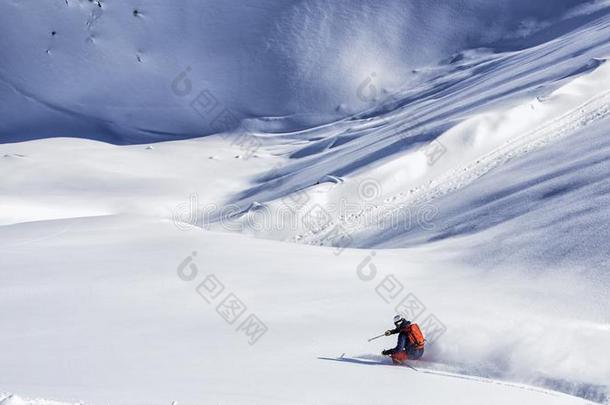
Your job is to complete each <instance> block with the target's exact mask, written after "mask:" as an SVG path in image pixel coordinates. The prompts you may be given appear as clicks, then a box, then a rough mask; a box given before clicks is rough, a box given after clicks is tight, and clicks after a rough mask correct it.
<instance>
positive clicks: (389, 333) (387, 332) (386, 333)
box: [384, 330, 392, 336]
mask: <svg viewBox="0 0 610 405" xmlns="http://www.w3.org/2000/svg"><path fill="white" fill-rule="evenodd" d="M391 334H392V331H391V330H386V331H385V333H384V335H386V336H390V335H391Z"/></svg>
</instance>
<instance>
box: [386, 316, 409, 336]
mask: <svg viewBox="0 0 610 405" xmlns="http://www.w3.org/2000/svg"><path fill="white" fill-rule="evenodd" d="M410 325H411V322H409V321H407V320H406V319H403V320H402V322H401V323H399V324H398V325H397V326H396V327H395V328H394V329H391V330H390V335H395V334H397V333H403V334H406V333H407V330H406V329H407V327H409V326H410Z"/></svg>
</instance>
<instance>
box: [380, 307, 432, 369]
mask: <svg viewBox="0 0 610 405" xmlns="http://www.w3.org/2000/svg"><path fill="white" fill-rule="evenodd" d="M394 326H396V327H395V328H394V329H390V330H387V331H386V332H385V335H386V336H390V335H395V334H396V333H398V343H397V345H396V347H395V348H393V349H388V350H384V351H383V352H381V354H383V355H384V356H391V357H392V362H393V363H394V364H402V363H404V362H405V361H406V360H418V359H420V358H421V356H422V355H423V354H424V342H425V341H426V339H424V335H423V333H422V332H421V329H419V326H418V325H417V324H416V323H411V322H409V321H407V320H406V319H404V318H403V317H402V316H400V315H396V316H395V317H394Z"/></svg>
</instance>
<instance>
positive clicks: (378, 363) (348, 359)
mask: <svg viewBox="0 0 610 405" xmlns="http://www.w3.org/2000/svg"><path fill="white" fill-rule="evenodd" d="M318 360H328V361H337V362H339V363H353V364H364V365H366V366H387V365H389V364H390V363H383V362H381V361H372V360H362V359H357V358H354V357H318Z"/></svg>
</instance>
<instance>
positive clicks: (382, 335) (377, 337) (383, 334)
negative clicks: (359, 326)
mask: <svg viewBox="0 0 610 405" xmlns="http://www.w3.org/2000/svg"><path fill="white" fill-rule="evenodd" d="M384 336H385V333H382V334H381V335H379V336H375V337H372V338H370V339H369V342H370V341H372V340H375V339H379V338H380V337H384Z"/></svg>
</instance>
